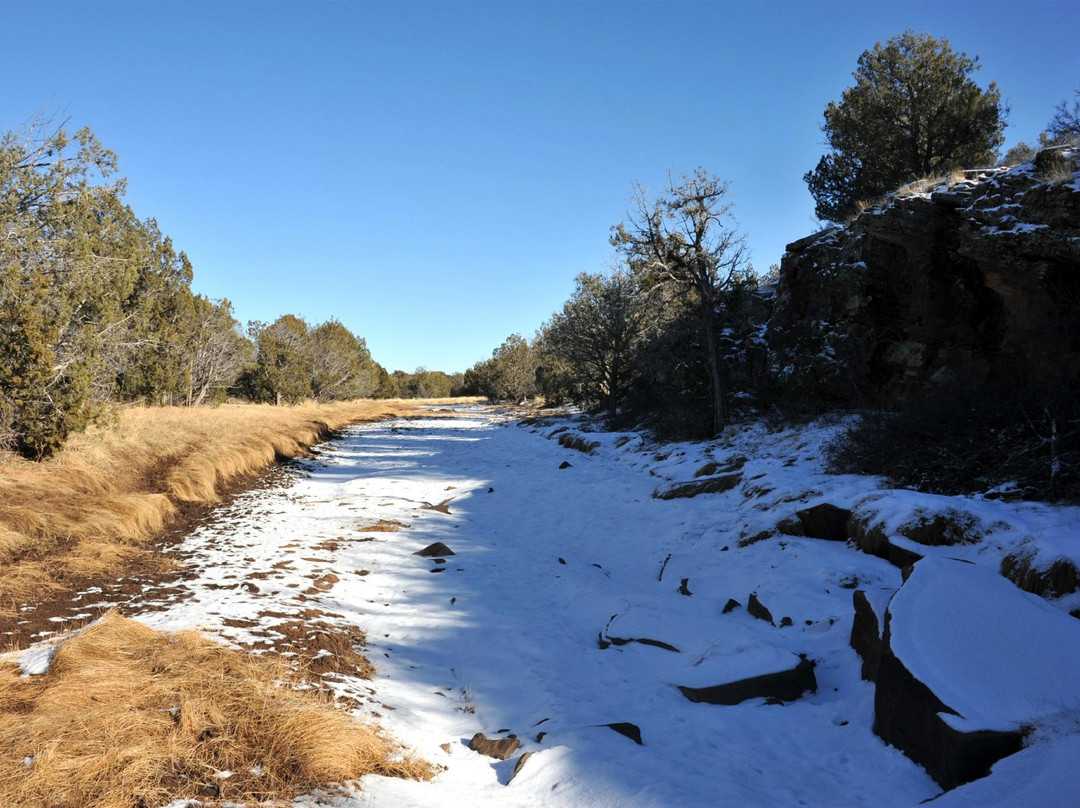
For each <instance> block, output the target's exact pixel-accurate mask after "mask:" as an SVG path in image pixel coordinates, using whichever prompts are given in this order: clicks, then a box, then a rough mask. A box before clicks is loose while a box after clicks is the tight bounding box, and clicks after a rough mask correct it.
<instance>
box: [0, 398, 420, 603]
mask: <svg viewBox="0 0 1080 808" xmlns="http://www.w3.org/2000/svg"><path fill="white" fill-rule="evenodd" d="M414 409H415V405H414V404H413V403H411V402H399V401H358V402H342V403H336V404H325V405H318V404H311V405H302V406H297V407H272V406H268V405H253V404H235V405H226V406H222V407H216V408H190V409H189V408H183V407H152V408H151V407H126V408H123V409H121V410H120V411H119V412H118V415H117V418H116V422H115V423H114V424H113V425H112V426H110V427H108V428H104V429H98V430H95V431H92V432H88V433H86V434H83V435H78V436H76V437H74V438H72V440H71V441H70V443H69V444H68V446H66V447H65V448H64V450H63V451H61V452H59V453H58V454H57V455H56V456H55V457H54V458H52V459H51V460H48V461H45V462H41V463H34V462H30V461H27V460H23V459H21V458H19V457H17V456H15V455H13V454H9V453H5V454H0V618H4V617H10V616H12V615H13V614H15V613H16V612H17V610H18V607H19V605H20V604H22V603H26V602H28V601H31V600H37V601H40V600H44V599H46V598H48V597H50V596H52V595H55V594H57V593H58V592H62V591H63V590H64V589H65V588H66V584H65V581H69V580H70V579H72V578H83V579H85V578H86V577H88V576H100V575H115V574H117V573H119V572H121V571H122V570H123V569H124V567H125V565H127V564H129V563H130V562H131V560H132V559H133V558H136V557H143V558H148V557H149V555H150V554H149V553H146V552H145V547H146V545H147V544H148V543H149V541H150V540H151V539H153V538H154V537H155V536H158V535H160V534H161V533H162V532H163V531H164V530H165V528H166V527H167V526H168V525H169V524H170V522H172V521H173V520H174V519H175V518H176V516H177V514H178V511H179V508H178V506H181V505H183V504H184V503H214V502H217V501H218V500H219V498H220V496H221V493H222V491H223V490H224V489H225V488H226V487H227V486H229V485H230V484H234V483H236V482H237V481H238V480H240V479H242V478H245V477H250V476H253V475H255V474H258V473H259V472H261V471H263V470H264V469H266V468H267V467H268V466H270V465H271V464H272V463H273V462H274V461H275V459H281V458H289V457H296V456H298V455H303V454H305V453H307V449H308V447H309V446H311V445H313V444H316V443H318V442H319V441H321V440H325V439H326V437H327V436H328V434H329V432H330V431H331V430H334V429H338V428H340V427H342V426H345V425H346V424H349V423H354V422H357V421H364V420H377V419H379V418H384V417H389V416H391V415H401V414H408V413H411V412H413V411H414Z"/></svg>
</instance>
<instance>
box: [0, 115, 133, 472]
mask: <svg viewBox="0 0 1080 808" xmlns="http://www.w3.org/2000/svg"><path fill="white" fill-rule="evenodd" d="M115 164H116V161H115V155H113V154H112V153H111V152H109V151H107V150H105V149H103V148H102V147H101V145H100V144H99V143H98V142H97V140H96V138H94V136H93V134H92V133H91V132H90V131H89V130H86V129H84V130H81V131H80V132H78V133H76V135H75V136H74V137H69V136H68V135H67V134H66V133H65V132H64V130H63V129H62V128H57V129H55V130H50V129H49V128H48V127H47V126H46V125H45V124H44V123H42V122H37V123H35V124H33V125H31V126H30V127H28V128H27V129H26V130H25V131H22V132H8V133H6V134H5V135H4V136H3V137H2V138H0V233H3V235H4V238H3V239H2V240H0V301H2V306H0V307H2V312H0V331H2V333H3V337H4V339H3V343H4V344H3V346H2V347H0V361H2V363H3V364H4V366H5V367H4V369H3V370H2V371H0V402H2V403H0V432H2V433H4V436H5V437H6V442H7V443H8V444H9V445H11V446H13V447H14V448H16V449H17V450H18V451H20V452H21V453H22V454H24V455H26V456H28V457H45V456H47V455H49V454H51V453H52V452H53V451H54V450H55V449H56V448H58V447H59V446H60V445H61V444H62V443H63V441H64V439H65V438H66V437H67V435H68V434H70V433H71V432H73V431H77V430H80V429H83V428H85V426H86V425H87V423H88V422H89V420H90V419H91V417H92V416H93V415H94V412H95V407H94V403H95V402H94V390H95V382H96V381H99V380H100V378H101V373H100V371H101V367H102V364H101V353H102V346H103V345H104V344H106V343H107V342H108V340H109V339H110V336H111V332H112V331H113V330H115V328H116V325H117V323H118V322H120V321H121V319H122V317H123V313H122V309H121V306H120V301H121V300H123V299H124V297H125V296H126V295H127V294H128V293H129V291H130V289H131V286H132V284H133V282H134V277H135V271H134V267H133V265H132V263H131V261H130V260H128V254H129V252H130V251H131V250H132V249H133V245H134V244H135V242H136V239H135V238H134V237H133V235H132V222H133V217H132V216H131V213H130V210H129V209H127V208H126V207H125V206H124V205H122V204H121V202H120V195H121V193H122V191H123V183H116V184H111V185H110V184H106V183H105V182H104V179H105V178H107V177H108V176H109V175H110V174H111V173H112V172H113V170H114V169H115Z"/></svg>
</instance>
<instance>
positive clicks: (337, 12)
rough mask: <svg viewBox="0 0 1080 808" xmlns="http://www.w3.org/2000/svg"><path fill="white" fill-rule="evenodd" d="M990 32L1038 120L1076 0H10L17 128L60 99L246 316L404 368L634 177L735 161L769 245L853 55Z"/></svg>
mask: <svg viewBox="0 0 1080 808" xmlns="http://www.w3.org/2000/svg"><path fill="white" fill-rule="evenodd" d="M908 28H911V29H914V30H916V31H928V32H930V33H931V34H933V35H935V36H938V37H945V38H948V39H949V40H950V42H951V44H952V46H953V47H954V48H955V49H956V50H961V51H965V52H967V53H968V54H969V55H975V54H978V55H979V56H980V61H981V64H982V70H981V71H980V73H979V74H978V81H979V82H980V84H983V85H984V86H985V84H986V83H987V82H989V81H996V82H997V83H998V86H999V87H1000V89H1001V91H1002V95H1003V97H1004V98H1005V99H1007V101H1008V103H1009V104H1010V106H1011V108H1012V112H1011V115H1010V124H1011V125H1010V126H1009V128H1008V129H1007V136H1008V144H1007V146H1008V145H1013V144H1015V143H1016V142H1017V141H1019V140H1026V141H1029V142H1031V141H1033V140H1034V139H1035V138H1036V136H1037V133H1038V132H1039V131H1040V130H1041V129H1042V127H1044V126H1045V124H1046V123H1047V121H1048V120H1049V118H1050V116H1051V113H1052V107H1053V106H1054V105H1055V104H1057V103H1059V102H1060V101H1062V100H1064V99H1065V98H1070V99H1071V98H1072V93H1073V90H1074V89H1075V88H1077V87H1078V86H1080V40H1078V37H1080V3H1077V2H1065V1H1062V2H1049V3H1035V2H1029V3H1013V2H933V3H900V2H894V3H874V2H857V3H840V2H832V3H826V2H802V3H781V2H756V3H735V2H731V3H728V2H696V3H675V2H664V3H644V2H641V3H620V2H608V3H591V2H559V3H526V2H500V3H496V2H489V3H454V2H439V3H407V2H394V3H346V2H339V3H325V4H324V3H314V2H303V3H263V2H244V3H231V4H218V3H209V2H198V3H167V2H154V3H134V2H130V3H119V4H111V3H96V2H83V3H56V2H48V3H46V2H40V3H26V4H22V3H11V2H7V3H2V4H0V32H2V34H3V39H2V42H3V47H2V48H0V68H2V71H3V75H4V77H5V80H4V93H3V97H4V104H3V107H2V108H0V128H4V129H8V128H13V127H16V126H18V125H20V124H21V123H23V122H25V121H26V120H27V119H29V118H31V117H32V116H33V115H34V113H35V112H36V111H37V110H38V109H39V108H41V107H42V106H43V105H45V104H48V105H50V109H51V110H52V111H53V112H55V113H57V114H60V115H66V116H70V118H71V122H72V125H73V126H82V125H87V126H90V127H91V128H92V129H93V130H94V131H95V133H97V135H98V136H99V138H100V139H101V141H102V142H103V143H104V144H105V145H106V146H107V147H109V148H111V149H113V150H114V151H116V152H117V153H118V154H119V156H120V166H121V171H122V173H123V174H125V175H126V176H127V177H128V179H129V192H128V201H129V202H130V203H131V204H132V206H133V207H134V208H135V210H136V212H137V213H138V214H139V215H140V216H143V217H149V216H153V217H155V218H157V220H158V222H159V223H160V225H161V227H162V229H163V231H164V232H165V233H167V234H169V235H171V236H172V237H173V240H174V241H175V243H176V245H177V246H178V248H180V249H183V250H185V251H186V252H187V253H188V255H189V256H190V257H191V259H192V261H193V263H194V266H195V284H194V286H195V289H196V291H199V292H202V293H204V294H207V295H209V296H211V297H214V298H218V297H228V298H229V299H230V300H232V301H233V302H234V304H235V307H236V313H237V316H238V317H239V318H240V319H241V320H242V321H246V320H249V319H259V320H273V319H275V318H276V317H277V316H278V315H280V314H283V313H295V314H299V315H302V316H304V317H306V318H307V320H308V321H309V322H311V323H317V322H321V321H323V320H325V319H327V318H329V317H332V316H333V317H337V318H339V319H340V320H341V321H342V322H344V323H345V324H346V325H347V326H348V327H349V328H351V329H352V330H353V331H355V332H356V333H358V334H359V335H361V336H363V337H365V338H366V339H367V342H368V346H369V347H370V348H371V351H372V354H373V355H374V357H375V359H376V360H378V361H379V362H381V363H382V364H383V365H385V366H386V367H387V368H388V369H390V370H394V369H403V370H410V371H411V370H413V369H414V368H416V367H417V366H418V365H424V366H427V367H428V368H432V369H441V370H446V371H455V370H464V369H465V368H467V367H468V366H470V365H471V364H473V362H475V361H476V360H478V359H481V358H484V357H486V356H489V355H490V352H491V350H492V349H493V348H495V347H496V346H497V345H498V344H499V343H501V342H502V340H503V339H504V338H505V337H506V336H507V335H508V334H510V333H513V332H520V333H522V334H524V335H525V336H527V337H529V336H531V335H532V334H533V333H534V332H535V330H536V328H537V327H538V326H539V325H540V324H541V323H542V322H543V321H544V320H545V319H547V317H549V316H550V315H551V313H552V312H553V311H554V310H555V309H556V308H558V307H559V306H561V304H562V302H563V301H564V300H565V299H566V298H567V296H568V295H569V293H570V292H571V290H572V288H573V278H574V276H575V275H577V273H579V272H582V271H597V270H600V269H602V268H603V267H604V266H605V264H606V262H607V258H608V256H609V255H610V252H611V250H610V247H609V246H608V241H607V238H608V230H609V228H610V226H611V225H613V224H615V223H616V222H618V221H620V220H621V219H622V218H623V217H624V215H625V211H626V207H627V203H628V199H629V192H630V186H631V183H632V182H634V181H635V180H638V181H641V182H642V183H643V184H645V185H646V186H648V187H651V188H653V189H656V190H659V189H661V188H662V187H663V185H664V182H665V179H666V175H667V172H668V171H669V170H671V169H674V170H676V171H687V172H688V171H692V170H693V169H694V167H696V166H698V165H702V166H704V167H705V168H706V169H708V170H709V171H711V172H713V173H716V174H718V175H720V176H722V177H726V178H727V179H729V180H730V182H731V190H732V193H733V197H734V201H735V206H736V215H737V217H738V221H739V225H740V226H741V228H742V229H743V230H745V231H746V232H747V234H748V237H749V244H750V247H751V250H752V253H753V256H752V257H753V262H754V265H755V266H756V267H757V268H758V269H759V270H765V269H767V268H768V266H769V265H770V264H772V263H776V262H779V260H780V257H781V255H782V253H783V248H784V245H785V244H786V243H788V242H790V241H793V240H795V239H796V238H799V237H801V236H803V235H806V234H808V233H810V232H812V231H813V229H814V228H815V219H814V215H813V203H812V201H811V199H810V196H809V194H808V193H807V191H806V186H805V184H804V183H803V181H802V175H803V174H804V173H805V172H806V171H807V170H809V169H811V168H813V167H814V165H815V164H816V163H817V160H818V158H819V157H820V156H821V154H822V153H823V146H822V135H821V131H820V124H821V113H822V110H823V109H824V107H825V104H826V103H827V102H828V101H830V100H833V99H836V98H838V97H839V95H840V93H841V91H842V90H843V89H844V88H845V87H848V86H850V84H851V83H852V79H851V73H852V71H853V70H854V69H855V63H856V60H857V58H858V56H859V54H860V53H861V52H862V51H863V50H865V49H867V48H869V47H871V46H872V45H873V44H874V42H876V41H878V40H885V39H887V38H889V37H890V36H892V35H894V34H897V33H900V32H902V31H903V30H905V29H908Z"/></svg>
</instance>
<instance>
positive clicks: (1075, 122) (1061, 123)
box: [1044, 90, 1080, 143]
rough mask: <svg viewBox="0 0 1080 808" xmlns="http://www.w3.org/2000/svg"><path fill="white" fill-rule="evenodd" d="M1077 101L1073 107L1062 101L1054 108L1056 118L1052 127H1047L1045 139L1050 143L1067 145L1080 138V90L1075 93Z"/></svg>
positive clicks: (1051, 124) (1053, 119)
mask: <svg viewBox="0 0 1080 808" xmlns="http://www.w3.org/2000/svg"><path fill="white" fill-rule="evenodd" d="M1074 95H1075V97H1076V100H1074V101H1073V103H1072V107H1071V108H1070V107H1069V104H1068V102H1067V101H1062V102H1061V103H1060V104H1058V105H1057V106H1056V107H1054V117H1053V118H1051V119H1050V125H1049V126H1047V127H1046V135H1045V136H1044V137H1045V139H1046V140H1047V141H1048V142H1050V143H1059V142H1060V143H1067V142H1068V141H1070V140H1071V139H1073V138H1076V137H1080V90H1077V91H1076V92H1075V93H1074Z"/></svg>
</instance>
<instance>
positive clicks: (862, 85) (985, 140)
mask: <svg viewBox="0 0 1080 808" xmlns="http://www.w3.org/2000/svg"><path fill="white" fill-rule="evenodd" d="M978 61H979V59H978V57H977V56H976V57H974V58H968V56H967V54H965V53H957V52H955V51H953V49H952V48H951V47H950V46H949V42H948V40H945V39H940V40H939V39H935V38H934V37H932V36H930V35H929V34H916V33H913V32H911V31H906V32H905V33H903V34H900V35H898V36H894V37H893V38H892V39H890V40H888V42H886V43H885V44H884V45H882V44H881V43H880V42H878V43H877V44H876V45H874V47H873V48H872V49H870V50H867V51H864V52H863V54H862V55H861V56H860V57H859V62H858V67H857V68H856V70H855V72H854V74H853V76H854V78H855V85H854V86H853V87H849V88H848V89H846V90H844V92H843V94H842V95H841V97H840V101H838V102H837V101H830V102H829V104H828V106H826V107H825V121H824V123H823V125H822V131H823V132H824V133H825V136H826V139H827V141H828V146H829V149H830V151H829V153H828V154H826V155H824V156H823V157H822V158H821V160H820V161H819V162H818V164H817V167H816V168H815V169H814V170H813V171H809V172H807V173H806V175H805V176H804V177H803V179H804V180H805V182H806V183H807V185H808V186H809V188H810V193H811V195H812V196H813V197H814V201H815V202H816V203H817V205H816V212H817V215H818V216H819V217H820V218H822V219H826V220H830V221H843V220H845V219H847V218H850V217H851V216H852V215H854V214H855V213H857V212H858V209H859V203H860V202H865V201H869V200H873V199H876V198H878V197H881V196H882V195H884V194H886V193H888V192H889V191H893V190H895V189H896V188H899V187H900V186H901V185H904V184H906V183H908V182H912V181H913V180H916V179H920V178H922V177H931V176H936V175H939V174H944V173H948V172H949V171H952V170H954V169H965V168H978V167H982V166H988V165H993V163H994V161H995V159H996V157H997V150H998V148H999V147H1000V146H1001V144H1002V143H1004V141H1005V138H1004V134H1003V130H1004V128H1005V121H1004V115H1005V113H1006V112H1007V110H1005V109H1004V108H1003V107H1002V104H1001V93H1000V92H999V91H998V89H997V86H996V85H995V84H994V83H993V82H990V84H989V85H988V86H987V88H986V89H985V90H984V89H982V88H980V87H979V86H978V85H977V84H976V83H975V82H974V80H973V79H972V75H973V74H974V73H975V72H976V71H977V70H978V69H979V64H978Z"/></svg>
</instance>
